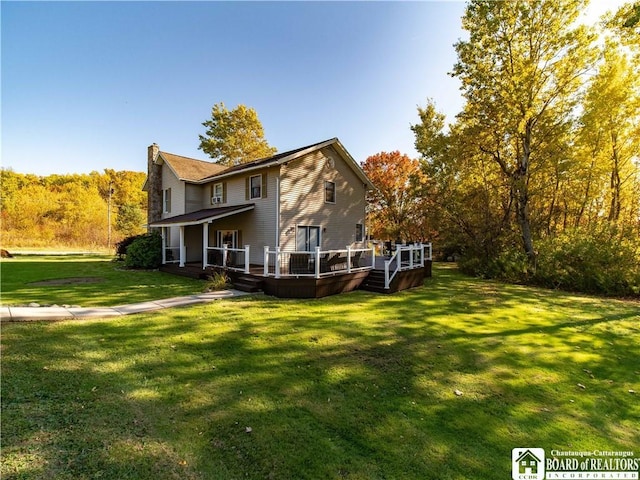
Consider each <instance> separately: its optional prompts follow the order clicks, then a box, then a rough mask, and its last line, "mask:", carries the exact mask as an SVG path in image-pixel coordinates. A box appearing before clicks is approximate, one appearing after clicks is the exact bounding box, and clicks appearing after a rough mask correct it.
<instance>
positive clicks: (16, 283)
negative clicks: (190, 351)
mask: <svg viewBox="0 0 640 480" xmlns="http://www.w3.org/2000/svg"><path fill="white" fill-rule="evenodd" d="M112 258H113V257H111V256H106V255H82V256H79V255H75V256H73V255H72V256H28V255H27V256H17V257H15V258H12V259H3V261H2V283H1V286H2V303H3V304H4V305H25V304H29V303H31V302H35V303H39V304H42V305H47V304H49V305H51V304H58V305H63V304H68V305H80V306H82V307H96V306H114V305H122V304H126V303H136V302H144V301H149V300H157V299H160V298H166V297H171V296H180V295H191V294H193V293H198V292H201V291H202V289H203V285H204V284H203V282H201V281H199V280H193V279H189V278H183V277H177V276H175V275H169V274H166V273H162V272H158V271H137V270H126V269H124V267H123V265H122V262H113V261H112ZM69 278H77V279H80V278H85V279H86V278H90V279H95V280H96V281H95V282H87V283H69V284H66V285H55V284H54V285H34V283H37V282H43V281H49V280H62V279H69Z"/></svg>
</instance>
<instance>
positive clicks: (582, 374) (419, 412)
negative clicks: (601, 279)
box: [1, 266, 640, 480]
mask: <svg viewBox="0 0 640 480" xmlns="http://www.w3.org/2000/svg"><path fill="white" fill-rule="evenodd" d="M638 345H640V304H638V303H633V302H624V301H618V300H609V299H600V298H593V297H584V296H578V295H571V294H567V293H561V292H554V291H547V290H540V289H533V288H527V287H520V286H511V285H502V284H498V283H493V282H488V281H482V280H477V279H472V278H467V277H464V276H462V275H460V274H459V273H458V272H457V271H456V270H455V269H453V268H452V267H450V266H436V268H434V278H433V279H430V280H427V281H426V282H425V286H424V287H421V288H418V289H414V290H410V291H405V292H402V293H399V294H395V295H392V296H384V295H377V294H372V293H366V292H360V291H358V292H353V293H350V294H345V295H340V296H334V297H328V298H324V299H320V300H310V301H300V300H281V299H274V298H270V297H263V296H257V297H241V298H236V299H230V300H222V301H219V302H215V303H212V304H208V305H202V306H194V307H188V308H180V309H175V310H163V311H162V312H160V313H153V314H146V315H138V316H130V317H121V318H118V319H115V320H113V319H112V320H103V321H83V322H78V321H69V322H56V323H29V324H7V325H4V326H3V331H2V352H3V353H2V373H3V375H2V457H3V458H2V472H1V473H2V478H3V479H17V478H25V479H26V478H29V479H33V478H42V479H45V478H46V479H49V478H56V479H74V480H75V479H94V478H100V479H118V480H121V479H153V480H158V479H173V478H176V479H178V478H180V479H203V480H205V479H239V478H250V479H268V478H272V479H343V478H347V479H494V478H495V479H508V478H511V449H512V448H515V447H540V448H545V449H547V451H549V450H550V449H570V450H593V449H599V450H632V451H635V452H636V457H638V456H639V455H638V453H639V452H638V450H640V399H639V398H638V395H640V393H636V394H633V393H630V392H629V391H630V390H633V391H636V392H640V349H639V348H638ZM578 384H580V385H581V386H579V385H578ZM583 387H584V388H583ZM456 390H459V391H460V392H462V395H460V396H458V395H456V394H455V393H454V391H456ZM247 427H249V428H250V429H251V431H250V432H249V431H247V430H248V428H247Z"/></svg>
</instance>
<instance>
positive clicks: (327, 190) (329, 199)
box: [324, 182, 336, 203]
mask: <svg viewBox="0 0 640 480" xmlns="http://www.w3.org/2000/svg"><path fill="white" fill-rule="evenodd" d="M324 201H325V203H336V184H335V182H324Z"/></svg>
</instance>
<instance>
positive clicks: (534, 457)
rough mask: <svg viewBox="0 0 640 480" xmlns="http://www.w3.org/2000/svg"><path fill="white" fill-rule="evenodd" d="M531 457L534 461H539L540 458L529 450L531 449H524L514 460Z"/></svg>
mask: <svg viewBox="0 0 640 480" xmlns="http://www.w3.org/2000/svg"><path fill="white" fill-rule="evenodd" d="M531 458H532V459H533V460H535V461H536V462H539V461H540V459H539V458H538V457H536V456H535V455H534V454H533V453H532V452H531V450H525V451H524V452H523V453H522V454H521V455H520V456H519V457H518V458H516V462H520V461H522V460H524V459H531Z"/></svg>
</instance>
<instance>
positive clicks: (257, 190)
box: [249, 175, 262, 200]
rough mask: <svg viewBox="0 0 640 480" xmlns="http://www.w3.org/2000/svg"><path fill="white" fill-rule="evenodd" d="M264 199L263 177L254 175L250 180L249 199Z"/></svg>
mask: <svg viewBox="0 0 640 480" xmlns="http://www.w3.org/2000/svg"><path fill="white" fill-rule="evenodd" d="M254 198H262V175H254V176H252V177H251V178H250V179H249V199H250V200H253V199H254Z"/></svg>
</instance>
